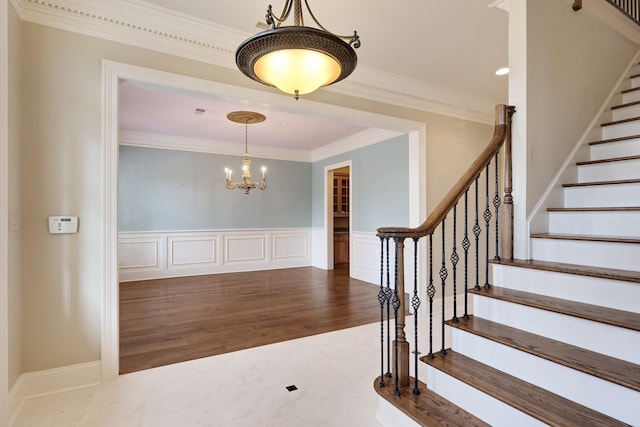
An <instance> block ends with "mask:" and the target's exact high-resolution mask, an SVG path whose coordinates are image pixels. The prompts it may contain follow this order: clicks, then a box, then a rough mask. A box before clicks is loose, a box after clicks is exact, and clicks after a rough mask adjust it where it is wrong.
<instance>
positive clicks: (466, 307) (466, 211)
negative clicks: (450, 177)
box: [462, 190, 471, 319]
mask: <svg viewBox="0 0 640 427" xmlns="http://www.w3.org/2000/svg"><path fill="white" fill-rule="evenodd" d="M470 247H471V243H470V242H469V190H467V191H465V192H464V239H462V249H464V318H465V319H468V318H469V292H468V289H469V248H470Z"/></svg>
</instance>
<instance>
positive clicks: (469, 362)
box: [420, 349, 627, 426]
mask: <svg viewBox="0 0 640 427" xmlns="http://www.w3.org/2000/svg"><path fill="white" fill-rule="evenodd" d="M420 360H422V361H423V362H425V363H426V364H428V365H430V366H433V367H434V368H436V369H438V370H440V371H442V372H445V373H447V374H449V375H451V376H452V377H454V378H457V379H458V380H460V381H462V382H464V383H466V384H468V385H470V386H472V387H475V388H477V389H479V390H482V391H483V392H485V393H487V394H489V395H491V396H493V397H494V398H496V399H498V400H500V401H502V402H504V403H506V404H508V405H510V406H512V407H514V408H516V409H518V410H520V411H522V412H524V413H526V414H528V415H530V416H531V417H533V418H536V419H538V420H540V421H542V422H544V423H546V424H549V425H564V426H568V425H572V426H579V425H594V426H595V425H603V426H604V425H606V426H626V425H627V424H624V423H622V422H620V421H618V420H616V419H614V418H611V417H609V416H607V415H604V414H601V413H599V412H596V411H594V410H593V409H590V408H587V407H585V406H583V405H579V404H577V403H575V402H572V401H570V400H568V399H565V398H563V397H561V396H558V395H557V394H554V393H551V392H549V391H547V390H545V389H543V388H541V387H538V386H535V385H533V384H531V383H528V382H526V381H522V380H520V379H518V378H515V377H513V376H511V375H508V374H506V373H504V372H501V371H498V370H496V369H494V368H492V367H491V366H488V365H485V364H484V363H480V362H478V361H475V360H473V359H471V358H469V357H466V356H464V355H462V354H459V353H456V352H455V351H453V350H450V349H449V350H447V355H446V356H443V355H441V354H440V353H436V354H434V357H433V359H429V357H428V356H424V357H422V358H420Z"/></svg>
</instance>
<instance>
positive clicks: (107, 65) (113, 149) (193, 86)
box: [101, 60, 426, 380]
mask: <svg viewBox="0 0 640 427" xmlns="http://www.w3.org/2000/svg"><path fill="white" fill-rule="evenodd" d="M120 80H134V81H139V82H144V83H149V84H156V85H161V86H169V87H174V88H178V89H185V90H195V91H199V92H203V93H208V94H210V95H213V96H220V97H231V98H243V99H252V100H254V101H256V102H267V103H271V104H273V105H275V106H278V107H280V108H287V105H289V104H290V98H289V97H288V96H284V95H280V94H272V93H267V92H264V91H258V90H253V89H247V88H241V87H235V86H231V85H225V84H221V83H217V82H212V81H208V80H202V79H197V78H193V77H187V76H182V75H178V74H172V73H168V72H163V71H157V70H152V69H148V68H144V67H138V66H133V65H129V64H123V63H118V62H113V61H108V60H104V61H103V111H102V140H103V144H104V146H103V153H102V155H103V185H104V188H103V193H104V194H103V197H104V199H103V200H104V206H103V219H102V223H103V224H104V250H103V257H104V259H103V265H104V271H103V284H102V286H103V295H104V305H103V322H102V352H101V357H102V371H103V380H108V379H112V378H115V377H117V376H118V358H119V348H118V286H117V284H118V264H117V241H118V232H117V213H118V212H117V209H118V195H117V183H118V144H119V140H118V102H117V101H118V82H119V81H120ZM289 108H290V107H289ZM296 108H298V109H299V110H302V111H303V112H309V113H320V114H325V115H327V114H328V115H335V116H340V117H343V118H345V117H346V118H349V119H351V120H356V121H359V122H362V123H369V124H371V125H375V127H376V128H382V129H388V130H391V131H396V132H400V133H411V132H415V131H418V132H419V135H420V136H419V139H420V142H419V143H420V144H421V146H422V145H423V144H424V145H425V146H426V136H425V132H424V128H425V124H424V123H421V122H416V121H411V120H406V119H399V118H396V117H390V116H383V115H380V114H375V113H369V112H365V111H360V110H354V109H350V108H344V107H339V106H335V105H329V104H323V103H319V102H313V101H306V102H305V103H304V104H297V105H296ZM421 129H422V131H420V130H421ZM414 178H415V179H419V177H410V179H414ZM413 196H415V197H418V198H419V199H420V200H421V201H420V202H419V203H418V204H419V205H420V206H424V205H425V203H426V202H425V201H424V200H425V197H426V194H424V191H420V194H418V195H410V197H413ZM324 233H326V230H325V231H324ZM324 233H323V232H322V231H321V230H317V229H314V230H313V232H312V236H311V238H310V239H311V247H312V248H313V253H312V254H310V257H311V261H310V263H311V265H314V266H318V264H319V263H322V262H323V261H324V264H325V265H326V263H327V262H328V261H327V260H326V259H323V258H324V257H326V255H324V254H326V249H324V250H322V248H321V247H320V246H321V245H320V244H319V241H325V242H326V236H325V235H324ZM319 249H320V254H319V255H318V254H317V253H316V251H317V250H319ZM323 253H324V254H323ZM376 259H377V258H376ZM373 262H376V261H375V260H374V261H373ZM283 268H284V267H283ZM320 268H323V267H320ZM324 268H326V267H324Z"/></svg>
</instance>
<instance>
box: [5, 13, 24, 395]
mask: <svg viewBox="0 0 640 427" xmlns="http://www.w3.org/2000/svg"><path fill="white" fill-rule="evenodd" d="M8 9H9V10H8V20H9V31H8V33H9V67H10V68H9V129H8V130H9V159H8V160H9V206H8V209H9V213H14V214H20V213H21V210H22V209H21V201H20V198H21V192H20V188H21V177H20V157H21V156H20V61H21V59H20V50H19V48H20V27H21V24H20V19H19V18H18V15H17V13H16V12H15V10H14V9H13V6H12V5H11V4H9V6H8ZM21 237H22V233H21V232H19V231H10V232H9V259H8V278H9V280H8V284H9V286H8V311H9V313H8V315H9V316H8V323H9V330H8V338H9V360H8V363H9V366H8V380H9V387H11V386H12V385H13V384H14V383H15V381H16V380H17V379H18V376H19V375H20V373H21V372H22V338H21V324H22V321H21V316H22V310H21V307H22V303H21V290H20V287H21V271H20V269H21V267H20V266H21V261H20V258H21Z"/></svg>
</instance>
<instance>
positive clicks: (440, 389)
mask: <svg viewBox="0 0 640 427" xmlns="http://www.w3.org/2000/svg"><path fill="white" fill-rule="evenodd" d="M427 386H428V387H429V389H430V390H433V391H434V392H436V393H437V394H439V395H440V396H442V397H444V398H445V399H447V400H449V401H450V402H453V403H454V404H456V405H458V406H459V407H461V408H462V409H464V410H466V411H467V412H469V413H471V414H473V415H475V416H476V417H478V418H480V419H481V420H483V421H484V422H486V423H489V424H490V425H492V426H494V427H513V426H518V427H539V426H546V424H544V423H542V422H540V421H538V420H537V419H535V418H533V417H531V416H529V415H527V414H525V413H523V412H520V411H518V410H517V409H515V408H513V407H511V406H509V405H506V404H505V403H503V402H501V401H499V400H497V399H495V398H493V397H491V396H489V395H487V394H485V393H483V392H481V391H480V390H478V389H476V388H473V387H471V386H469V385H467V384H465V383H463V382H462V381H459V380H458V379H456V378H453V377H451V376H450V375H447V374H445V373H444V372H442V371H439V370H438V369H435V368H433V367H431V366H427Z"/></svg>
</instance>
